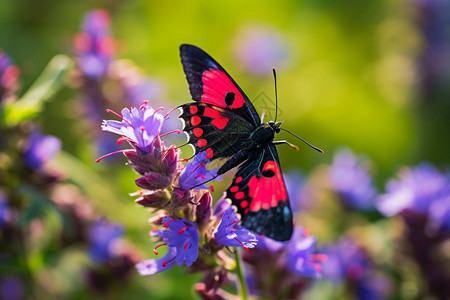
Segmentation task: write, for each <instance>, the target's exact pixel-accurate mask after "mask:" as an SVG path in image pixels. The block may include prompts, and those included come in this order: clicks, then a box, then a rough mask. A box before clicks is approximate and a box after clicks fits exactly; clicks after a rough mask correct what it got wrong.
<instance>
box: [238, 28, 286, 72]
mask: <svg viewBox="0 0 450 300" xmlns="http://www.w3.org/2000/svg"><path fill="white" fill-rule="evenodd" d="M234 45H235V51H234V52H235V56H236V58H237V60H238V62H239V64H240V65H242V66H243V68H244V69H245V71H248V72H250V73H253V74H255V75H268V74H270V71H271V69H272V68H273V67H274V66H275V67H277V68H283V67H285V66H287V65H288V63H289V61H290V58H291V53H290V52H291V51H290V49H289V44H288V42H287V40H286V39H285V38H284V37H283V35H282V34H281V33H280V32H278V31H277V30H275V29H273V28H269V27H268V26H265V25H261V24H251V25H247V26H246V27H245V28H241V29H240V30H239V34H238V36H237V37H236V38H235V42H234Z"/></svg>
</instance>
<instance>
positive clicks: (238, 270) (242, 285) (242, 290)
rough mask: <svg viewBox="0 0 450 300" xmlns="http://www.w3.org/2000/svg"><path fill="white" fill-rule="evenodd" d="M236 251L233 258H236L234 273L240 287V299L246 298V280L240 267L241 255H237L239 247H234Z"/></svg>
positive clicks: (245, 299)
mask: <svg viewBox="0 0 450 300" xmlns="http://www.w3.org/2000/svg"><path fill="white" fill-rule="evenodd" d="M235 249H236V251H235V252H234V258H235V260H236V274H237V276H238V280H239V287H240V289H239V290H240V294H241V299H242V300H247V299H248V288H247V281H246V280H245V276H244V269H243V268H242V261H241V257H240V256H239V251H238V250H239V249H238V248H235Z"/></svg>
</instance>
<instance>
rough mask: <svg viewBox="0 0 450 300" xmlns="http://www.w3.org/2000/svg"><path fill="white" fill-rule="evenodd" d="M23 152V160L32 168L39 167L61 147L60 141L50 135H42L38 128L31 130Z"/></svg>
mask: <svg viewBox="0 0 450 300" xmlns="http://www.w3.org/2000/svg"><path fill="white" fill-rule="evenodd" d="M27 143H28V144H27V148H26V150H25V153H24V158H25V162H26V163H27V164H28V166H30V167H31V168H33V169H36V170H37V169H40V168H41V167H42V165H43V164H44V163H45V162H46V161H48V160H50V159H51V158H53V157H54V156H55V155H56V154H57V153H58V152H59V150H60V149H61V141H60V139H58V138H57V137H55V136H52V135H43V134H42V133H41V132H40V131H39V130H37V129H35V130H33V131H32V133H31V134H30V136H29V138H28V142H27Z"/></svg>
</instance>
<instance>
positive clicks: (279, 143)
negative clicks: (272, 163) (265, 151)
mask: <svg viewBox="0 0 450 300" xmlns="http://www.w3.org/2000/svg"><path fill="white" fill-rule="evenodd" d="M272 144H274V145H281V144H288V145H289V146H290V147H292V148H294V149H295V151H298V150H299V148H298V146H296V145H294V144H292V143H289V142H288V141H285V140H282V141H274V142H273V143H272Z"/></svg>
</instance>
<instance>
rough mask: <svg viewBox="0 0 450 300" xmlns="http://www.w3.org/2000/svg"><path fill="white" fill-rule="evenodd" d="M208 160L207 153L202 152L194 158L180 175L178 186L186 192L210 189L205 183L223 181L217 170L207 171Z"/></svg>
mask: <svg viewBox="0 0 450 300" xmlns="http://www.w3.org/2000/svg"><path fill="white" fill-rule="evenodd" d="M205 158H206V151H203V152H200V153H198V154H197V155H195V156H194V159H193V160H192V161H189V162H188V163H187V164H186V168H185V169H184V171H183V173H181V175H180V179H179V181H178V185H179V186H180V187H181V188H183V189H184V190H190V189H208V187H207V186H205V185H204V183H206V182H208V181H210V180H213V179H215V180H222V177H220V176H217V169H211V170H207V169H206V165H207V164H208V163H209V161H210V160H209V159H205Z"/></svg>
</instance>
